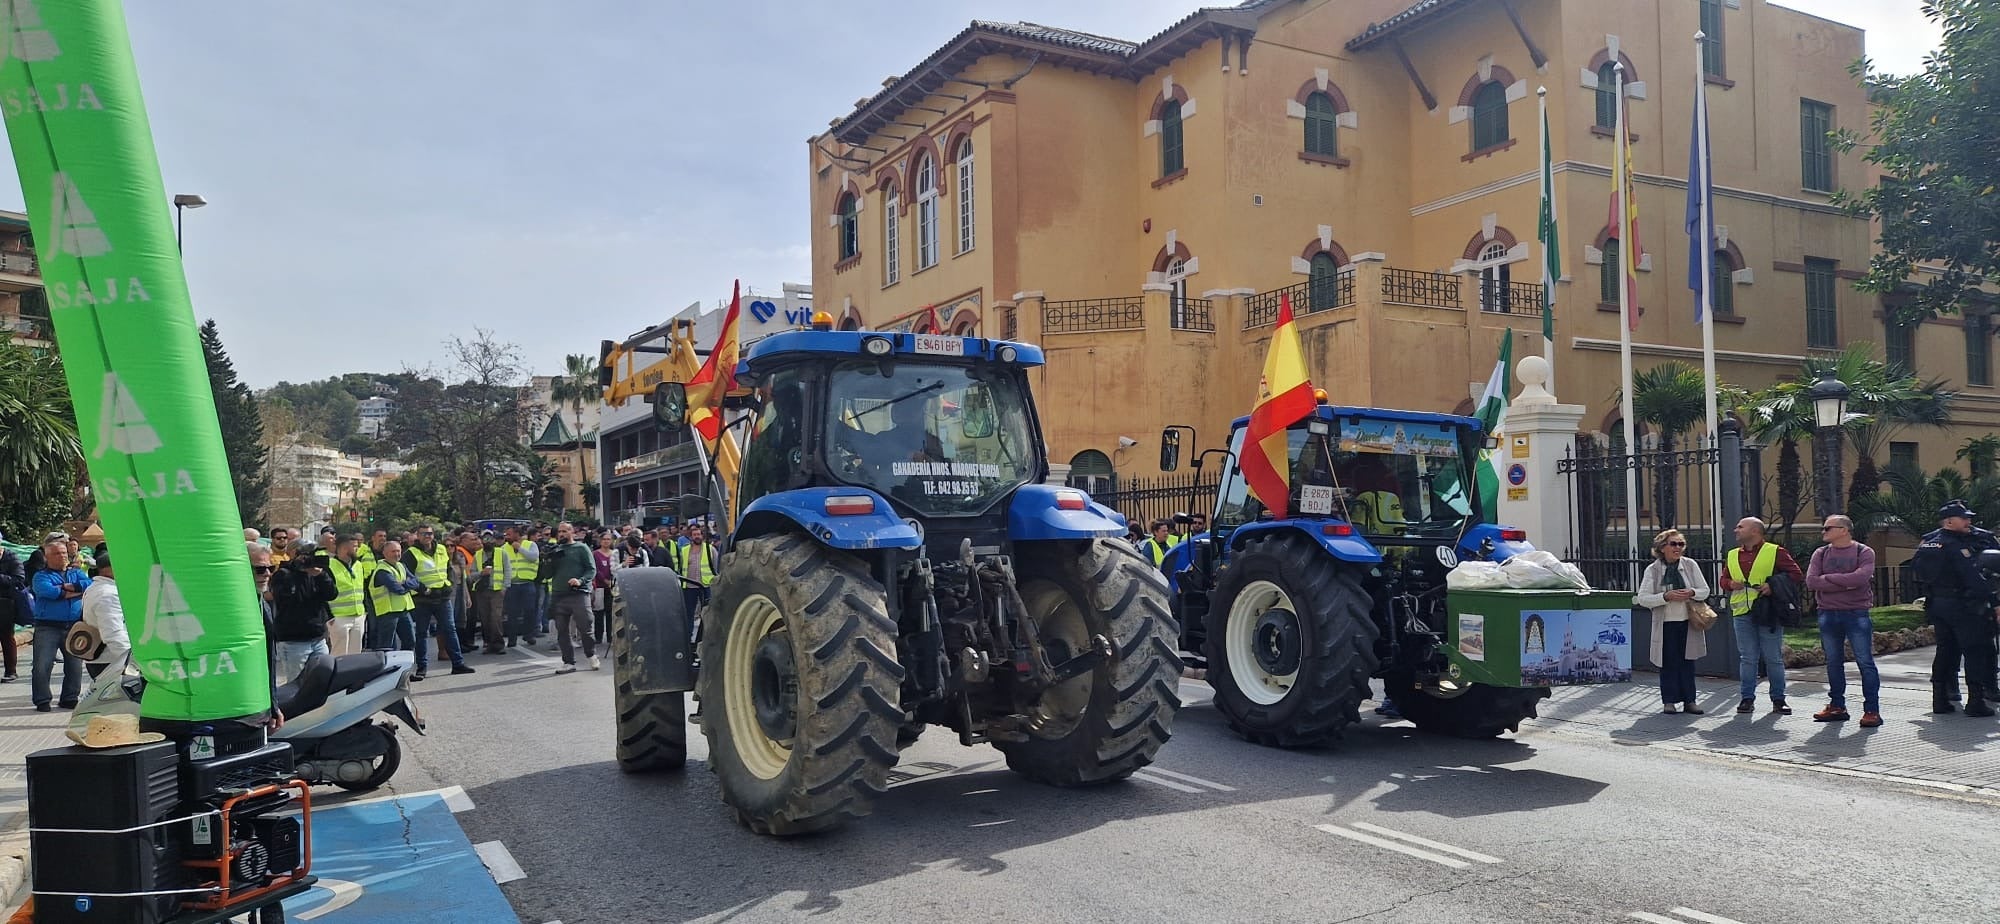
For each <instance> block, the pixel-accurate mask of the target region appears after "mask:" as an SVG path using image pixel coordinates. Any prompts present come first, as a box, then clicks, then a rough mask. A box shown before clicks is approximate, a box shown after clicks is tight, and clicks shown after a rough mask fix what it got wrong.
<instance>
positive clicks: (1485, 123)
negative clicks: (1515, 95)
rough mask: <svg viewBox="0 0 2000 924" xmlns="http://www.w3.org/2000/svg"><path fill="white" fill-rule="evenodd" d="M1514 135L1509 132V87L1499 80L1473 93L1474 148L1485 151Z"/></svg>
mask: <svg viewBox="0 0 2000 924" xmlns="http://www.w3.org/2000/svg"><path fill="white" fill-rule="evenodd" d="M1510 137H1512V136H1511V135H1509V134H1508V132H1507V88H1506V87H1503V86H1501V85H1500V84H1499V82H1498V81H1495V82H1493V83H1488V84H1485V85H1484V86H1481V87H1480V88H1479V89H1478V90H1475V91H1473V94H1472V149H1473V150H1475V151H1484V150H1486V149H1487V148H1490V147H1495V146H1497V145H1500V144H1503V143H1505V142H1506V141H1507V139H1508V138H1510Z"/></svg>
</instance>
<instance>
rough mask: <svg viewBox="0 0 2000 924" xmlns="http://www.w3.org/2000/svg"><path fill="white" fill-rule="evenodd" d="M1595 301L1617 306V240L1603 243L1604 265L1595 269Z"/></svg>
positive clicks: (1610, 239) (1612, 239)
mask: <svg viewBox="0 0 2000 924" xmlns="http://www.w3.org/2000/svg"><path fill="white" fill-rule="evenodd" d="M1597 270H1598V272H1597V300H1598V301H1600V302H1603V303H1604V304H1607V305H1616V304H1618V278H1619V277H1618V239H1617V238H1615V237H1614V238H1607V239H1606V240H1605V241H1604V265H1603V266H1600V267H1598V268H1597Z"/></svg>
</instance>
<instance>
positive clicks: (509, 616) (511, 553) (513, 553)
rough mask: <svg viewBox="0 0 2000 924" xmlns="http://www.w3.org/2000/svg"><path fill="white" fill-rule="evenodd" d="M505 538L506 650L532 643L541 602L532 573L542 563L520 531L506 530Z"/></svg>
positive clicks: (515, 528)
mask: <svg viewBox="0 0 2000 924" xmlns="http://www.w3.org/2000/svg"><path fill="white" fill-rule="evenodd" d="M506 537H507V545H506V548H507V592H506V598H505V609H506V626H507V647H508V648H512V647H514V645H515V644H516V643H523V644H528V645H533V644H534V643H535V607H536V605H537V604H538V603H540V601H541V586H540V585H538V584H536V583H535V573H536V571H537V570H538V566H539V565H540V563H541V560H542V548H541V546H538V545H536V544H535V543H534V542H533V541H532V540H530V539H528V538H527V537H526V535H525V534H524V532H523V531H522V529H521V527H519V526H509V527H507V532H506Z"/></svg>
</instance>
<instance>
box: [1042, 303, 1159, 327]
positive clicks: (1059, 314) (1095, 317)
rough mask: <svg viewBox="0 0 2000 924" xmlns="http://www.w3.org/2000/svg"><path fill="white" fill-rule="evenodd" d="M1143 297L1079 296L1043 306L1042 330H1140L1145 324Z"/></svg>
mask: <svg viewBox="0 0 2000 924" xmlns="http://www.w3.org/2000/svg"><path fill="white" fill-rule="evenodd" d="M1144 305H1145V301H1144V300H1143V299H1141V298H1138V297H1136V296H1134V297H1130V298H1080V299H1072V300H1070V301H1063V302H1049V303H1047V304H1045V305H1043V306H1042V332H1043V333H1045V334H1083V333H1090V332H1093V331H1104V330H1139V329H1141V328H1144V327H1145V326H1146V315H1145V309H1144Z"/></svg>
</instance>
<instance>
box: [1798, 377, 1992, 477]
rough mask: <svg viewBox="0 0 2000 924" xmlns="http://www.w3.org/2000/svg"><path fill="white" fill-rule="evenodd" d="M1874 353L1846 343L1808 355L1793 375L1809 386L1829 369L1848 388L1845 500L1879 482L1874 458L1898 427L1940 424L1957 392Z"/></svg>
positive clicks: (1949, 416) (1895, 433)
mask: <svg viewBox="0 0 2000 924" xmlns="http://www.w3.org/2000/svg"><path fill="white" fill-rule="evenodd" d="M1874 353H1875V347H1874V345H1873V344H1869V343H1850V344H1848V345H1847V348H1846V349H1843V350H1841V351H1840V352H1839V353H1838V354H1835V355H1833V356H1825V357H1820V356H1815V357H1812V358H1809V359H1807V360H1806V361H1805V362H1804V363H1803V364H1802V365H1801V367H1800V372H1801V373H1802V374H1801V376H1800V377H1799V378H1798V379H1797V380H1795V381H1796V382H1797V383H1798V384H1799V385H1800V386H1801V387H1802V388H1811V387H1812V383H1813V382H1817V381H1819V380H1820V379H1821V378H1822V377H1824V376H1828V375H1831V376H1833V377H1834V378H1837V379H1839V380H1840V381H1841V382H1842V383H1843V384H1845V385H1846V386H1847V387H1848V389H1849V394H1848V397H1847V409H1848V411H1849V412H1850V413H1849V416H1848V420H1847V422H1846V423H1845V424H1843V427H1844V429H1845V431H1846V434H1847V441H1848V444H1849V445H1850V446H1852V447H1853V449H1854V477H1853V480H1852V481H1850V482H1849V484H1848V489H1847V499H1848V503H1850V504H1852V503H1853V502H1854V501H1856V500H1858V499H1860V498H1861V497H1862V496H1863V495H1867V494H1873V493H1875V491H1876V490H1877V489H1878V488H1879V487H1880V486H1881V476H1880V475H1879V474H1877V470H1876V466H1875V459H1876V457H1877V456H1879V455H1880V454H1881V452H1882V449H1883V448H1884V447H1886V446H1887V445H1888V444H1889V442H1890V441H1891V440H1893V439H1895V437H1896V435H1897V434H1898V433H1901V432H1902V431H1903V429H1904V428H1906V427H1912V426H1928V427H1938V426H1943V425H1944V424H1945V423H1947V422H1948V421H1949V420H1950V418H1951V403H1952V401H1953V399H1955V398H1957V397H1958V393H1957V392H1955V391H1952V390H1950V389H1948V388H1946V387H1945V384H1944V382H1943V381H1942V380H1940V379H1932V380H1930V381H1923V380H1920V379H1918V378H1917V377H1916V376H1914V375H1910V374H1908V373H1906V372H1904V371H1902V370H1901V369H1900V368H1895V367H1891V366H1890V365H1889V364H1888V363H1885V362H1882V361H1881V360H1878V359H1876V358H1875V356H1874ZM1808 410H1810V408H1808Z"/></svg>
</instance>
